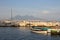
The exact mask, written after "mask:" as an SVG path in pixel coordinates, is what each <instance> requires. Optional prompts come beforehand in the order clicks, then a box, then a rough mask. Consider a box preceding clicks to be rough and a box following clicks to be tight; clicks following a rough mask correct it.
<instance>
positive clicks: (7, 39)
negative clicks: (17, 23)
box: [0, 27, 60, 40]
mask: <svg viewBox="0 0 60 40" xmlns="http://www.w3.org/2000/svg"><path fill="white" fill-rule="evenodd" d="M0 40H60V36H50V35H44V34H36V33H32V32H31V30H29V28H25V27H18V28H17V27H0Z"/></svg>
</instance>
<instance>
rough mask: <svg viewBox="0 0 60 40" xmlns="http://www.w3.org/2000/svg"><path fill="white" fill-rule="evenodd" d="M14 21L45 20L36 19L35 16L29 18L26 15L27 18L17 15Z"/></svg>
mask: <svg viewBox="0 0 60 40" xmlns="http://www.w3.org/2000/svg"><path fill="white" fill-rule="evenodd" d="M13 19H14V20H43V19H41V18H37V17H34V16H28V15H25V16H20V15H17V16H15V17H13Z"/></svg>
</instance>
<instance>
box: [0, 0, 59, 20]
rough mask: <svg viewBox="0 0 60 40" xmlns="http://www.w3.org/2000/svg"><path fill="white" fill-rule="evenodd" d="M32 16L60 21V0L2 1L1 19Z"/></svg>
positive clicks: (0, 7)
mask: <svg viewBox="0 0 60 40" xmlns="http://www.w3.org/2000/svg"><path fill="white" fill-rule="evenodd" d="M11 8H12V11H13V16H16V15H32V16H35V17H40V18H43V19H48V20H60V0H0V18H2V19H3V18H6V19H7V18H9V17H10V13H11Z"/></svg>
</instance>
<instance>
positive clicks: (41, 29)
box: [31, 26, 48, 34]
mask: <svg viewBox="0 0 60 40" xmlns="http://www.w3.org/2000/svg"><path fill="white" fill-rule="evenodd" d="M31 30H32V32H34V33H46V34H47V30H48V28H46V27H39V26H32V28H31Z"/></svg>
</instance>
